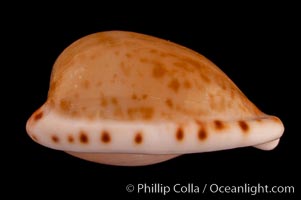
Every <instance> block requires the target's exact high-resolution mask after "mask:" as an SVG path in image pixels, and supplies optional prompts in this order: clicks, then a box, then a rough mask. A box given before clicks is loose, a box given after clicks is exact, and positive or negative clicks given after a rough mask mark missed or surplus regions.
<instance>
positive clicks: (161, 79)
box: [26, 31, 284, 166]
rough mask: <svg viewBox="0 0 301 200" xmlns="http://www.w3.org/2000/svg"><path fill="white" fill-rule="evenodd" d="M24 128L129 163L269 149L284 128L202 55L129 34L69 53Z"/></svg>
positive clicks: (97, 38)
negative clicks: (214, 152) (191, 154)
mask: <svg viewBox="0 0 301 200" xmlns="http://www.w3.org/2000/svg"><path fill="white" fill-rule="evenodd" d="M26 129H27V132H28V134H29V136H30V137H31V138H32V139H33V140H34V141H36V142H38V143H39V144H41V145H44V146H46V147H49V148H53V149H58V150H62V151H65V152H67V153H69V154H71V155H74V156H76V157H79V158H83V159H86V160H90V161H94V162H98V163H104V164H112V165H127V166H134V165H148V164H153V163H158V162H162V161H165V160H168V159H171V158H174V157H176V156H178V155H182V154H188V153H198V152H208V151H217V150H223V149H231V148H237V147H245V146H254V147H256V148H259V149H263V150H270V149H273V148H275V147H276V146H277V144H278V142H279V138H280V137H281V135H282V133H283V131H284V127H283V124H282V122H281V121H280V120H279V119H278V118H277V117H274V116H270V115H267V114H264V113H263V112H261V111H260V110H259V109H258V108H257V107H256V106H255V105H254V104H253V103H251V102H250V101H249V100H248V99H247V98H246V96H245V95H244V94H243V93H242V92H241V91H240V90H239V89H238V88H237V87H236V86H235V84H234V83H233V82H232V81H231V80H230V79H229V78H228V77H227V76H226V75H225V74H224V73H223V72H222V71H221V70H220V69H219V68H218V67H217V66H216V65H214V64H213V63H212V62H210V61H209V60H208V59H206V58H205V57H204V56H202V55H200V54H198V53H197V52H194V51H192V50H190V49H188V48H185V47H183V46H180V45H177V44H175V43H172V42H169V41H165V40H162V39H159V38H156V37H152V36H148V35H143V34H138V33H133V32H125V31H108V32H100V33H95V34H91V35H88V36H86V37H83V38H81V39H79V40H77V41H75V42H74V43H73V44H71V45H70V46H69V47H67V48H66V49H65V50H64V51H63V52H62V54H61V55H60V56H59V57H58V59H57V60H56V62H55V64H54V66H53V71H52V74H51V81H50V89H49V93H48V99H47V101H46V103H45V104H44V105H43V106H42V107H41V108H39V109H38V110H37V111H36V112H35V113H34V114H33V115H32V116H31V117H30V119H29V120H28V122H27V125H26Z"/></svg>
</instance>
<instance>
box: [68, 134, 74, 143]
mask: <svg viewBox="0 0 301 200" xmlns="http://www.w3.org/2000/svg"><path fill="white" fill-rule="evenodd" d="M67 140H68V142H69V143H73V142H74V138H73V136H72V135H68V137H67Z"/></svg>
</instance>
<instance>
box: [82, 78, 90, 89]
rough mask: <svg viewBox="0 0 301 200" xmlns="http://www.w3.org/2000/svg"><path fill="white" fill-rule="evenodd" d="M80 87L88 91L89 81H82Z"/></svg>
mask: <svg viewBox="0 0 301 200" xmlns="http://www.w3.org/2000/svg"><path fill="white" fill-rule="evenodd" d="M82 86H83V87H84V88H85V89H88V88H89V87H90V81H89V80H84V81H83V82H82Z"/></svg>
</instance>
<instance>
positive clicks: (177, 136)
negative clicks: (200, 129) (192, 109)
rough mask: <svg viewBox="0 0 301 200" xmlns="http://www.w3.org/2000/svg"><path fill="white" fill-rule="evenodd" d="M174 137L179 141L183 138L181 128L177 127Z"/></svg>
mask: <svg viewBox="0 0 301 200" xmlns="http://www.w3.org/2000/svg"><path fill="white" fill-rule="evenodd" d="M176 138H177V140H178V141H181V140H183V139H184V131H183V130H182V128H178V130H177V132H176Z"/></svg>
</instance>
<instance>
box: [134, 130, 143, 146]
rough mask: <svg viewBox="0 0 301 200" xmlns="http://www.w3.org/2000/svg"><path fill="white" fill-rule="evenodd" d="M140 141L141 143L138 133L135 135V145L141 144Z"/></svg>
mask: <svg viewBox="0 0 301 200" xmlns="http://www.w3.org/2000/svg"><path fill="white" fill-rule="evenodd" d="M142 141H143V137H142V133H140V132H138V133H137V134H136V135H135V143H136V144H141V143H142Z"/></svg>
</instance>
